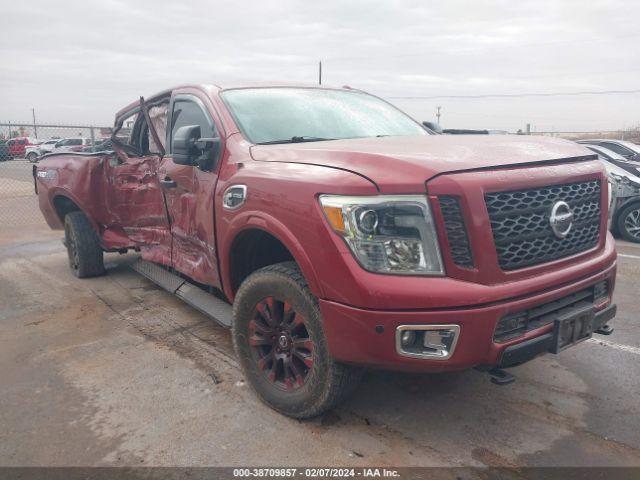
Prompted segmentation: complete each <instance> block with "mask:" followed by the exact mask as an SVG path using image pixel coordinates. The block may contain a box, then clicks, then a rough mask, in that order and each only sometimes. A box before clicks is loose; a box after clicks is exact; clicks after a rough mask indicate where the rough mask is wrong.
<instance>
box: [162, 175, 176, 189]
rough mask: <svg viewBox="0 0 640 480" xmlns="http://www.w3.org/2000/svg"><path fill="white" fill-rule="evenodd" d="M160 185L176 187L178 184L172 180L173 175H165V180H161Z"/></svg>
mask: <svg viewBox="0 0 640 480" xmlns="http://www.w3.org/2000/svg"><path fill="white" fill-rule="evenodd" d="M160 185H161V186H162V187H163V188H176V187H177V186H178V184H177V183H176V182H175V181H174V180H171V177H164V180H160Z"/></svg>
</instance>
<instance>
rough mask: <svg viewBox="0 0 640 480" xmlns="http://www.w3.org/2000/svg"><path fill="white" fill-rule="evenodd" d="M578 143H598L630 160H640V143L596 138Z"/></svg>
mask: <svg viewBox="0 0 640 480" xmlns="http://www.w3.org/2000/svg"><path fill="white" fill-rule="evenodd" d="M578 143H583V144H588V145H597V146H600V147H604V148H606V149H608V150H611V151H613V152H615V153H617V154H618V155H622V156H623V157H624V158H626V159H628V160H635V161H640V145H636V144H635V143H633V142H627V141H625V140H610V139H594V140H578Z"/></svg>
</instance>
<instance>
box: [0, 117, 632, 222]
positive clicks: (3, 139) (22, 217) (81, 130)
mask: <svg viewBox="0 0 640 480" xmlns="http://www.w3.org/2000/svg"><path fill="white" fill-rule="evenodd" d="M532 134H533V135H550V136H558V137H564V138H569V139H573V140H578V139H580V138H618V139H625V140H630V141H634V142H636V143H640V129H638V128H636V129H630V130H626V131H608V132H535V133H534V132H532ZM110 135H111V129H110V128H109V127H99V126H88V125H34V124H29V123H12V122H6V123H0V231H6V230H7V229H8V230H13V231H15V232H16V234H19V233H20V231H21V230H23V229H24V230H25V231H26V230H27V229H28V230H32V228H31V227H34V228H37V227H42V228H46V224H45V222H44V219H43V217H42V214H41V213H40V209H39V208H38V198H37V195H36V194H35V190H34V185H33V173H32V172H33V164H34V163H37V162H38V161H39V159H40V158H41V156H42V155H44V154H45V153H48V152H52V151H53V152H63V151H91V150H92V149H93V150H95V149H98V148H99V146H100V143H101V142H103V141H105V140H107V139H108V138H109V137H110ZM27 227H28V228H27Z"/></svg>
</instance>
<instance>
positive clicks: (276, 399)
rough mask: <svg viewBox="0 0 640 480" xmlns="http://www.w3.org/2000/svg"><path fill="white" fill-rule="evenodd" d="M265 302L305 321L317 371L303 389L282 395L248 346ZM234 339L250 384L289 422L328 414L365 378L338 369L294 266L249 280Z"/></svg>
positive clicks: (238, 304)
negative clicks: (287, 307)
mask: <svg viewBox="0 0 640 480" xmlns="http://www.w3.org/2000/svg"><path fill="white" fill-rule="evenodd" d="M265 298H274V299H280V300H281V301H283V302H287V303H288V304H289V305H291V308H292V309H293V311H294V312H295V315H298V314H300V315H302V317H303V319H304V328H305V332H306V333H307V334H308V338H309V339H310V341H311V342H312V344H313V349H312V353H311V356H312V359H313V365H312V366H311V367H310V368H309V369H308V370H307V372H306V377H305V380H304V383H303V384H302V386H299V387H297V388H296V389H295V390H284V389H283V388H282V387H278V386H277V384H276V383H274V382H273V381H271V380H270V379H269V378H268V375H267V374H266V373H265V371H264V368H262V369H261V368H260V366H259V362H258V361H257V360H256V354H255V348H256V347H252V346H251V345H250V344H249V338H250V336H251V333H250V322H252V320H254V318H255V315H256V312H257V310H256V309H257V306H258V305H259V304H260V302H263V301H264V299H265ZM232 336H233V344H234V347H235V350H236V354H237V356H238V359H239V361H240V365H241V367H242V369H243V371H244V374H245V376H246V378H247V381H248V383H249V384H250V385H251V387H252V388H253V389H254V390H255V392H256V393H257V394H258V396H259V397H260V399H261V400H262V401H263V402H264V403H266V404H267V405H268V406H270V407H271V408H273V409H274V410H277V411H278V412H280V413H282V414H284V415H287V416H289V417H293V418H309V417H314V416H316V415H319V414H321V413H323V412H325V411H326V410H329V409H330V408H332V407H333V406H335V405H336V404H338V403H339V402H340V401H342V400H343V399H344V398H345V397H346V396H347V395H348V394H349V393H351V392H352V391H353V390H354V389H355V388H356V387H357V385H358V383H359V381H360V378H361V377H362V369H360V368H356V367H352V366H348V365H344V364H341V363H338V362H336V361H335V360H334V359H333V358H332V357H331V354H330V353H329V349H328V346H327V340H326V338H325V336H324V332H323V328H322V317H321V314H320V308H319V307H318V301H317V299H316V297H315V296H314V295H313V294H312V293H311V291H310V290H309V287H308V285H307V282H306V281H305V279H304V277H303V275H302V273H301V272H300V269H299V268H298V266H297V265H296V263H295V262H283V263H278V264H275V265H270V266H267V267H264V268H262V269H260V270H257V271H256V272H254V273H252V274H251V275H250V276H249V277H247V278H246V279H245V281H244V282H243V283H242V285H241V286H240V289H239V290H238V293H237V295H236V297H235V301H234V304H233V326H232ZM265 348H266V349H268V348H269V347H265ZM273 348H275V347H273ZM285 370H286V369H285Z"/></svg>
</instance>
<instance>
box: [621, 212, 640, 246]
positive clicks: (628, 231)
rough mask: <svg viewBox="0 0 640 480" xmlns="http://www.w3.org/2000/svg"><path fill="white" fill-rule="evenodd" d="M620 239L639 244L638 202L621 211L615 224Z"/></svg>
mask: <svg viewBox="0 0 640 480" xmlns="http://www.w3.org/2000/svg"><path fill="white" fill-rule="evenodd" d="M616 226H617V228H618V232H619V233H620V235H622V238H624V239H625V240H628V241H630V242H636V243H640V202H634V203H632V204H631V205H627V206H626V207H624V208H623V209H622V211H621V212H620V214H619V215H618V220H617V222H616Z"/></svg>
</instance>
